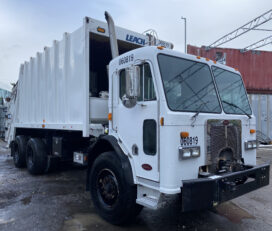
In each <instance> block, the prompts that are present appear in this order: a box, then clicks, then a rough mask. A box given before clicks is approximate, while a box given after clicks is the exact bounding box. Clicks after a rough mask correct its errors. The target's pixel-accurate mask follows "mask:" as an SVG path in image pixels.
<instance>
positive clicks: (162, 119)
mask: <svg viewBox="0 0 272 231" xmlns="http://www.w3.org/2000/svg"><path fill="white" fill-rule="evenodd" d="M160 124H161V126H163V125H164V118H163V117H161V119H160Z"/></svg>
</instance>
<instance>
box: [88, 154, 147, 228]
mask: <svg viewBox="0 0 272 231" xmlns="http://www.w3.org/2000/svg"><path fill="white" fill-rule="evenodd" d="M125 174H126V173H125V172H124V171H123V169H122V166H121V163H120V161H119V159H118V157H117V156H116V154H115V153H114V152H105V153H102V154H101V155H100V156H99V157H98V158H97V159H96V160H95V162H94V164H93V167H92V170H91V171H90V178H89V179H90V186H91V188H90V191H91V197H92V200H93V203H94V206H95V208H96V210H97V211H98V213H99V215H100V216H101V217H103V218H104V219H105V220H106V221H108V222H110V223H112V224H123V223H126V222H128V221H130V220H131V219H132V218H133V217H135V216H136V215H137V214H138V213H140V211H141V209H142V206H140V205H137V204H136V196H137V195H136V194H137V192H136V186H135V185H130V184H129V182H127V180H126V178H125V176H124V175H125Z"/></svg>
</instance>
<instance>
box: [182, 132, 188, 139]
mask: <svg viewBox="0 0 272 231" xmlns="http://www.w3.org/2000/svg"><path fill="white" fill-rule="evenodd" d="M180 137H181V138H186V137H189V132H181V133H180Z"/></svg>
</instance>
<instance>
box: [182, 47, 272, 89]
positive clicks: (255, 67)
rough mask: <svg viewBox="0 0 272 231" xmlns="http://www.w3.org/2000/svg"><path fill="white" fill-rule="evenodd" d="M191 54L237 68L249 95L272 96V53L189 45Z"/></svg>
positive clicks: (188, 48)
mask: <svg viewBox="0 0 272 231" xmlns="http://www.w3.org/2000/svg"><path fill="white" fill-rule="evenodd" d="M187 51H188V53H189V54H193V55H197V56H201V57H205V58H209V59H212V60H215V61H218V62H220V63H222V64H225V65H227V66H231V67H233V68H237V69H238V70H239V71H240V73H241V74H242V77H243V80H244V83H245V86H246V89H247V92H248V93H252V94H272V65H271V60H272V52H269V51H259V50H258V51H248V52H246V53H242V52H241V51H240V50H239V49H231V48H212V49H209V50H207V49H206V47H205V46H202V47H196V46H191V45H188V47H187Z"/></svg>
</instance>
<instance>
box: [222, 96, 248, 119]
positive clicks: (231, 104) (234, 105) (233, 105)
mask: <svg viewBox="0 0 272 231" xmlns="http://www.w3.org/2000/svg"><path fill="white" fill-rule="evenodd" d="M222 102H223V103H226V104H228V105H230V106H232V107H235V108H238V109H240V110H241V111H242V112H243V113H245V115H247V117H248V118H249V119H251V115H249V114H248V113H247V112H246V111H245V110H243V109H242V108H241V107H239V106H238V105H236V104H234V103H230V102H228V101H225V100H222Z"/></svg>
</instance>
